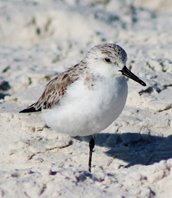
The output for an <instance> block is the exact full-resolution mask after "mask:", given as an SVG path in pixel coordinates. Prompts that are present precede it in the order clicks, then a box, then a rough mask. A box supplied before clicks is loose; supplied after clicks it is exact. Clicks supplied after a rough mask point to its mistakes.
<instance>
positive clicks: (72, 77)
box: [19, 62, 85, 113]
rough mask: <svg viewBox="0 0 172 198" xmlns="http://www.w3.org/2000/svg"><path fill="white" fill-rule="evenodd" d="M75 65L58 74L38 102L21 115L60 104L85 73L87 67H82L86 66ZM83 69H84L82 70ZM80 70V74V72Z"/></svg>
mask: <svg viewBox="0 0 172 198" xmlns="http://www.w3.org/2000/svg"><path fill="white" fill-rule="evenodd" d="M81 63H82V62H81ZM81 63H80V65H78V64H77V65H75V66H73V67H72V68H70V69H68V70H67V71H66V72H63V73H61V74H58V75H57V76H56V77H55V78H53V79H52V80H51V81H50V82H49V83H48V84H47V85H46V87H45V90H44V92H43V93H42V95H41V97H40V98H39V99H38V101H37V102H35V103H33V104H32V105H30V106H29V107H27V108H26V109H24V110H22V111H20V112H19V113H29V112H37V111H41V110H42V109H50V108H52V107H53V106H54V105H56V104H58V103H59V101H60V100H61V98H62V97H63V96H64V94H65V93H66V90H67V88H68V86H70V85H71V84H72V83H74V82H75V81H77V80H78V78H79V75H80V74H81V73H83V71H84V69H85V67H81V66H83V65H84V64H83V63H82V64H81ZM81 68H82V69H81ZM78 70H79V72H78Z"/></svg>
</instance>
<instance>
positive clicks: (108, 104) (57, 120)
mask: <svg viewBox="0 0 172 198" xmlns="http://www.w3.org/2000/svg"><path fill="white" fill-rule="evenodd" d="M127 91H128V88H127V82H126V80H125V78H124V77H119V78H117V79H114V78H113V79H111V80H109V79H107V80H103V81H100V82H99V83H97V84H96V86H94V87H93V88H92V89H89V88H88V87H87V86H86V85H84V83H83V81H78V82H76V83H74V84H72V85H71V86H70V88H69V89H68V91H67V93H66V95H65V96H64V97H63V98H62V101H61V103H60V104H58V105H57V106H56V107H54V108H53V109H51V110H45V111H43V112H42V117H43V119H44V120H45V122H46V124H47V125H48V126H50V127H51V128H52V129H54V130H56V131H57V132H60V133H66V134H68V135H70V136H84V135H91V134H95V133H98V132H100V131H102V130H104V129H105V128H107V127H108V126H109V125H110V124H111V123H112V122H113V121H114V120H115V119H116V118H117V117H118V116H119V114H120V113H121V112H122V110H123V108H124V105H125V102H126V98H127Z"/></svg>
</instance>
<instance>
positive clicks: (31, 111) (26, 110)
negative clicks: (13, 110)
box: [19, 107, 41, 113]
mask: <svg viewBox="0 0 172 198" xmlns="http://www.w3.org/2000/svg"><path fill="white" fill-rule="evenodd" d="M37 111H41V108H39V109H35V108H34V107H28V108H27V109H23V110H21V111H19V113H33V112H37Z"/></svg>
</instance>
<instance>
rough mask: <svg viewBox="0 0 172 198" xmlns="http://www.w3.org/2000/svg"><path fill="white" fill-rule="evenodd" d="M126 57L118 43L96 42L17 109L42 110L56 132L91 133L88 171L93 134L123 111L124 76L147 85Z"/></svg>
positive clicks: (83, 134) (124, 98)
mask: <svg viewBox="0 0 172 198" xmlns="http://www.w3.org/2000/svg"><path fill="white" fill-rule="evenodd" d="M126 61H127V53H126V52H125V50H124V49H123V48H122V47H120V46H119V45H116V44H102V45H97V46H95V47H93V48H91V50H90V51H89V52H88V53H87V55H86V56H85V58H84V59H83V60H81V61H80V62H79V63H78V64H76V65H74V66H73V67H71V68H69V69H68V70H67V71H65V72H63V73H60V74H58V75H57V76H56V77H55V78H53V79H52V80H51V81H50V82H49V83H48V84H47V85H46V88H45V90H44V92H43V94H42V95H41V97H40V98H39V99H38V101H37V102H35V103H34V104H32V105H30V106H29V107H28V108H26V109H24V110H22V111H20V113H28V112H37V111H41V115H42V118H43V119H44V121H45V123H46V125H48V126H49V127H51V128H52V129H54V130H55V131H57V132H60V133H66V134H68V135H70V136H86V135H92V136H91V139H90V142H89V161H88V167H89V171H90V172H91V162H92V152H93V149H94V145H95V140H94V134H96V133H98V132H100V131H102V130H104V129H105V128H107V127H108V126H109V125H110V124H111V123H112V122H113V121H114V120H115V119H116V118H117V117H118V116H119V115H120V113H121V112H122V110H123V108H124V105H125V103H126V98H127V94H128V86H127V78H126V77H129V78H131V79H133V80H135V81H136V82H138V83H140V84H141V85H143V86H146V84H145V83H144V82H143V81H142V80H140V79H139V78H138V77H137V76H136V75H134V74H133V73H132V72H131V71H130V70H129V69H128V68H127V67H126ZM125 76H126V77H125Z"/></svg>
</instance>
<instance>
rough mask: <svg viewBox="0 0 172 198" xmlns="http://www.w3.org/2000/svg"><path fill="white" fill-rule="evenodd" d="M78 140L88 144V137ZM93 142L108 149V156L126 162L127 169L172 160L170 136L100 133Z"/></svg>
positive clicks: (171, 136) (171, 138)
mask: <svg viewBox="0 0 172 198" xmlns="http://www.w3.org/2000/svg"><path fill="white" fill-rule="evenodd" d="M77 139H78V138H77ZM79 140H80V141H87V142H88V141H89V140H90V136H85V137H80V138H79ZM95 142H96V146H101V147H106V148H108V151H106V154H107V155H108V156H111V157H113V158H117V159H121V160H123V161H125V162H127V163H128V165H127V167H129V166H132V165H136V164H143V165H150V164H153V163H155V162H159V161H161V160H167V159H170V158H172V135H170V136H168V137H160V136H154V135H148V134H140V133H129V132H127V133H122V134H111V133H101V134H98V135H97V136H96V139H95Z"/></svg>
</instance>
